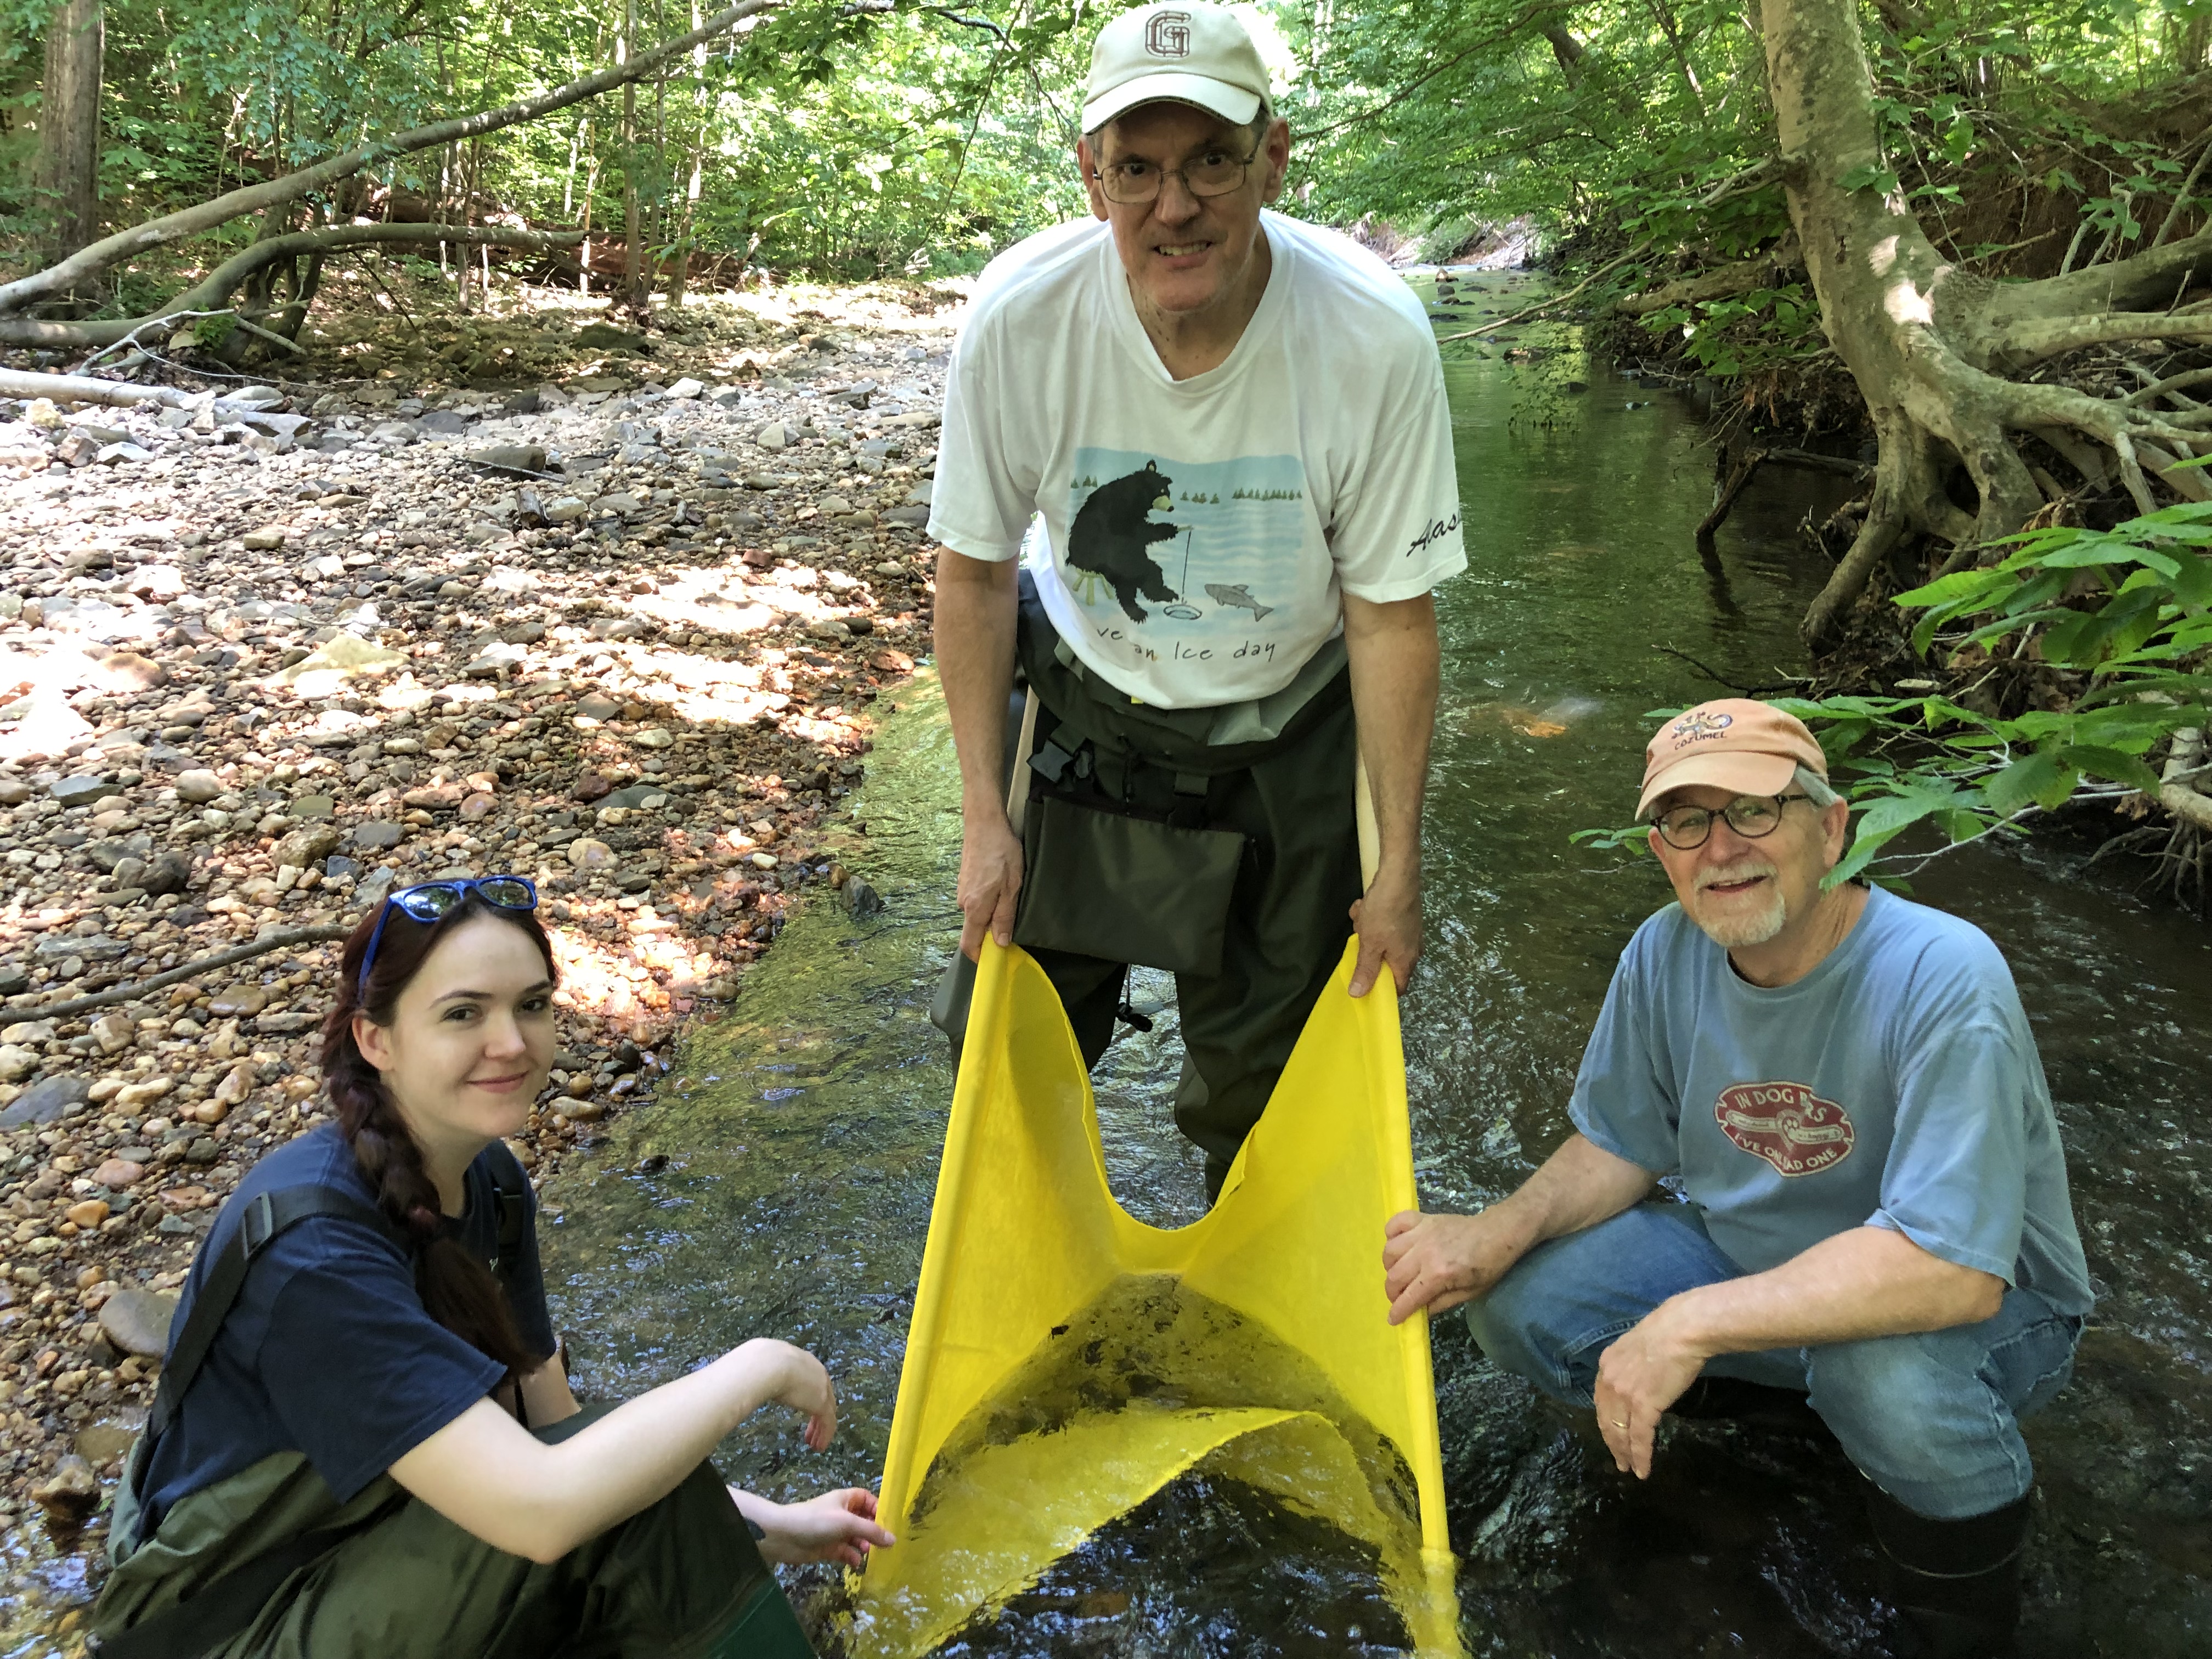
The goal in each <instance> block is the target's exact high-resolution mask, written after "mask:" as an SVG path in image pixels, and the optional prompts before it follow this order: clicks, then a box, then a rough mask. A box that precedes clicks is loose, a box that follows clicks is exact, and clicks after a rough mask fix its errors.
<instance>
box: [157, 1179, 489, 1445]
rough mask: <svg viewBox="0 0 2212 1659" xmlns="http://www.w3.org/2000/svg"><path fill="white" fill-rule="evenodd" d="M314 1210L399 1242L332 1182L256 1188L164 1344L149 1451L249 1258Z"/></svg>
mask: <svg viewBox="0 0 2212 1659" xmlns="http://www.w3.org/2000/svg"><path fill="white" fill-rule="evenodd" d="M518 1172H519V1171H518ZM319 1215H331V1216H338V1217H341V1218H343V1219H345V1220H348V1221H358V1222H360V1223H361V1224H362V1225H363V1226H365V1227H373V1228H374V1229H375V1230H376V1231H378V1232H380V1233H381V1234H383V1235H384V1236H385V1237H386V1238H390V1239H392V1240H394V1241H395V1242H397V1243H401V1247H402V1248H403V1249H404V1248H405V1245H404V1241H401V1240H399V1238H398V1233H397V1231H395V1230H394V1228H393V1227H392V1223H391V1222H390V1220H388V1219H387V1218H386V1216H385V1213H384V1212H383V1211H381V1210H380V1209H377V1208H375V1207H374V1206H372V1205H368V1204H364V1203H362V1201H361V1200H359V1199H357V1198H356V1197H355V1196H354V1195H353V1194H350V1193H347V1192H343V1191H341V1190H339V1189H338V1188H336V1187H323V1186H304V1187H283V1188H278V1189H276V1191H274V1192H266V1193H260V1194H256V1195H255V1196H254V1197H253V1198H252V1200H250V1201H249V1202H248V1203H247V1204H246V1209H245V1212H244V1213H243V1214H241V1215H240V1217H239V1218H238V1230H237V1231H235V1232H234V1233H233V1234H232V1235H231V1239H230V1243H229V1244H228V1245H227V1246H226V1247H225V1248H224V1249H223V1252H222V1255H220V1256H218V1257H217V1258H216V1262H215V1265H214V1266H213V1267H211V1268H210V1270H209V1272H208V1276H207V1278H206V1279H205V1280H204V1282H203V1283H202V1284H201V1285H200V1288H199V1293H198V1294H197V1296H195V1297H193V1298H192V1310H191V1315H190V1316H188V1317H187V1318H186V1319H185V1328H184V1329H183V1330H182V1331H180V1332H179V1333H178V1334H177V1336H176V1337H175V1339H174V1340H173V1341H172V1342H171V1343H170V1344H169V1357H168V1360H167V1363H166V1364H163V1365H162V1367H161V1383H159V1385H157V1386H156V1388H155V1391H154V1407H153V1409H152V1410H151V1411H150V1412H149V1413H147V1417H146V1443H147V1447H148V1449H149V1453H150V1451H151V1449H152V1446H153V1443H155V1441H157V1440H159V1439H160V1438H161V1436H162V1435H163V1434H164V1433H166V1432H167V1430H168V1427H169V1425H170V1424H171V1423H173V1421H175V1420H176V1415H177V1407H179V1404H181V1403H182V1402H183V1400H184V1397H185V1390H187V1389H190V1388H191V1386H192V1379H193V1378H195V1377H196V1376H198V1375H199V1370H200V1367H201V1366H202V1365H203V1364H206V1363H207V1357H208V1351H209V1350H210V1348H212V1347H213V1346H215V1339H216V1333H218V1332H219V1331H221V1330H222V1322H223V1321H224V1320H225V1319H226V1318H227V1317H228V1316H229V1314H230V1310H231V1309H232V1307H233V1306H234V1304H236V1303H237V1301H238V1296H239V1292H240V1291H242V1290H244V1289H245V1288H246V1270H247V1269H248V1268H250V1267H252V1265H253V1258H254V1257H255V1256H257V1255H260V1253H261V1252H262V1251H263V1250H264V1249H267V1248H268V1246H269V1243H270V1240H271V1239H273V1238H275V1237H276V1236H277V1235H278V1234H279V1233H282V1232H283V1231H284V1230H285V1229H286V1228H288V1227H290V1226H293V1225H296V1224H297V1223H299V1222H302V1221H305V1220H307V1218H309V1217H310V1216H319Z"/></svg>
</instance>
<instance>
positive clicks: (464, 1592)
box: [94, 876, 891, 1659]
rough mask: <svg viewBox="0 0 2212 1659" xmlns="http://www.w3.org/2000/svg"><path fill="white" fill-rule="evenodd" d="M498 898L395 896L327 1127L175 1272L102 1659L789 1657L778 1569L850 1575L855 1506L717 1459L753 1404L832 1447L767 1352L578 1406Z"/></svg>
mask: <svg viewBox="0 0 2212 1659" xmlns="http://www.w3.org/2000/svg"><path fill="white" fill-rule="evenodd" d="M536 906H537V894H536V891H535V890H534V889H532V886H531V884H529V883H528V882H526V881H525V880H523V879H522V878H520V877H513V876H492V877H486V878H483V879H481V880H472V881H465V882H439V883H432V884H428V885H426V886H422V887H415V888H410V889H408V890H405V891H404V892H400V893H397V894H394V895H393V896H392V897H391V898H390V899H388V900H386V902H385V903H384V904H382V905H381V906H380V907H379V908H378V910H377V911H376V913H375V914H374V915H373V916H368V917H364V918H363V919H362V925H361V927H357V928H356V929H355V931H354V933H353V936H352V938H351V939H349V940H348V941H347V943H346V948H345V957H344V977H343V984H342V987H341V991H340V996H339V1000H338V1006H337V1007H336V1008H335V1009H334V1010H332V1012H331V1015H330V1017H329V1018H328V1019H327V1020H326V1021H325V1024H324V1027H323V1054H322V1065H323V1075H324V1079H325V1084H326V1085H327V1087H328V1090H329V1092H330V1097H331V1103H332V1104H333V1105H334V1106H335V1107H336V1109H337V1118H338V1121H337V1126H336V1127H325V1128H321V1129H318V1130H316V1131H313V1132H312V1133H307V1134H305V1135H302V1136H301V1137H300V1138H299V1139H296V1140H295V1141H293V1142H291V1143H290V1144H289V1146H284V1147H283V1148H281V1149H279V1150H277V1151H276V1152H271V1153H270V1155H269V1156H267V1157H266V1158H263V1159H262V1160H261V1162H260V1163H259V1164H258V1165H257V1166H256V1167H255V1168H254V1170H252V1173H251V1174H250V1175H249V1176H247V1177H246V1180H245V1181H244V1182H241V1183H240V1187H239V1189H238V1191H237V1193H236V1194H234V1196H233V1197H232V1199H231V1200H230V1202H229V1203H228V1204H227V1205H226V1206H224V1208H223V1211H222V1214H221V1216H219V1217H218V1218H217V1219H216V1224H215V1226H214V1228H213V1229H212V1230H211V1231H210V1234H209V1236H208V1241H207V1243H206V1246H205V1248H204V1249H202V1251H201V1252H200V1255H199V1259H198V1261H197V1262H196V1263H195V1264H194V1265H193V1268H192V1273H191V1279H189V1281H188V1282H187V1284H186V1285H185V1296H184V1302H183V1305H182V1307H181V1308H180V1309H179V1314H178V1319H177V1323H176V1325H175V1327H174V1329H173V1336H172V1341H171V1346H170V1351H169V1357H168V1364H167V1366H166V1367H165V1369H164V1370H163V1373H162V1377H161V1388H160V1390H159V1393H158V1395H157V1396H156V1399H155V1406H154V1409H153V1413H152V1415H151V1418H150V1419H149V1423H148V1425H147V1431H146V1433H145V1435H144V1436H143V1437H142V1438H141V1440H140V1442H139V1443H138V1445H137V1448H136V1449H134V1450H133V1452H132V1455H131V1463H130V1467H129V1470H128V1473H127V1474H126V1477H125V1483H124V1488H125V1489H124V1491H123V1492H122V1493H121V1495H120V1496H119V1497H118V1501H117V1504H116V1514H115V1519H114V1523H113V1526H112V1534H111V1542H110V1546H109V1554H110V1558H111V1560H112V1564H113V1568H114V1571H113V1572H112V1575H111V1576H110V1577H109V1579H108V1582H107V1585H106V1589H105V1590H104V1591H103V1592H102V1594H101V1596H100V1603H99V1606H98V1607H96V1608H95V1609H94V1628H95V1630H97V1631H98V1632H99V1633H100V1637H101V1638H102V1640H101V1653H102V1655H103V1659H183V1656H186V1655H221V1656H224V1659H248V1656H257V1659H258V1656H264V1655H265V1656H271V1659H279V1656H281V1659H352V1656H359V1659H372V1656H373V1659H410V1656H425V1659H427V1656H433V1655H454V1656H468V1659H508V1656H513V1659H540V1656H549V1655H554V1654H561V1655H577V1656H581V1655H586V1654H588V1655H593V1656H598V1655H623V1656H645V1655H652V1656H655V1659H659V1656H664V1655H665V1656H671V1659H683V1656H702V1659H739V1656H744V1659H787V1656H805V1655H806V1654H807V1653H808V1652H809V1651H810V1650H809V1649H808V1647H807V1644H806V1641H805V1638H804V1637H803V1636H802V1635H801V1634H800V1632H799V1626H798V1624H797V1622H796V1620H793V1617H792V1614H791V1611H790V1608H789V1607H787V1605H786V1603H785V1601H784V1600H783V1597H782V1595H781V1593H780V1592H779V1591H778V1589H777V1588H776V1583H775V1576H774V1574H773V1573H772V1572H770V1571H769V1568H768V1566H767V1565H766V1561H769V1560H775V1561H808V1560H840V1561H844V1562H846V1563H848V1564H850V1565H859V1564H860V1562H861V1561H862V1560H863V1559H865V1557H866V1552H867V1550H868V1549H869V1548H870V1547H874V1546H881V1545H886V1544H889V1543H890V1541H891V1540H890V1534H887V1533H885V1532H884V1530H883V1529H882V1528H880V1527H878V1526H877V1525H876V1523H875V1520H874V1516H875V1500H874V1498H873V1497H872V1495H871V1494H869V1493H868V1492H865V1491H861V1490H858V1489H855V1490H849V1491H845V1492H830V1493H828V1494H826V1495H824V1496H823V1497H820V1498H814V1499H812V1500H811V1501H810V1502H807V1503H804V1504H791V1505H779V1504H772V1503H769V1502H768V1501H767V1500H765V1499H763V1498H757V1497H754V1496H753V1495H752V1494H750V1493H747V1492H736V1491H734V1490H732V1489H730V1488H726V1487H725V1486H722V1484H721V1482H720V1480H719V1479H718V1478H717V1477H716V1476H715V1474H714V1468H713V1466H712V1465H711V1464H709V1463H708V1462H706V1461H705V1460H706V1457H707V1455H708V1452H709V1451H711V1450H712V1449H713V1448H714V1445H715V1443H717V1442H718V1441H720V1439H721V1438H722V1437H724V1436H725V1435H726V1434H728V1433H729V1432H730V1431H731V1430H732V1429H733V1428H735V1427H736V1426H737V1425H738V1424H739V1423H740V1422H742V1421H743V1420H744V1419H745V1418H746V1417H747V1416H748V1415H749V1414H750V1413H751V1412H752V1411H753V1410H754V1409H755V1408H756V1407H760V1406H763V1405H766V1404H768V1403H769V1401H778V1402H781V1404H784V1405H786V1406H789V1407H793V1409H794V1410H797V1411H799V1412H803V1413H805V1415H806V1419H807V1421H806V1431H805V1437H806V1441H807V1443H808V1444H809V1445H811V1446H812V1447H814V1448H815V1449H817V1450H818V1449H821V1448H822V1447H823V1446H826V1445H827V1444H829V1437H830V1436H831V1434H832V1433H834V1432H835V1431H836V1414H837V1413H836V1396H835V1395H834V1394H833V1393H832V1391H831V1389H830V1385H829V1375H828V1373H827V1372H825V1371H824V1370H823V1368H822V1366H821V1364H820V1363H819V1362H818V1361H817V1360H816V1359H815V1358H813V1357H812V1356H811V1355H809V1354H807V1353H805V1352H802V1351H801V1350H799V1349H798V1348H794V1347H793V1346H790V1345H789V1344H787V1343H783V1342H777V1341H772V1340H756V1341H751V1342H747V1343H745V1344H744V1346H740V1347H738V1348H734V1349H732V1350H731V1351H730V1352H728V1353H726V1354H724V1355H723V1356H722V1357H721V1358H720V1359H717V1360H714V1362H712V1363H711V1364H708V1365H705V1366H702V1368H701V1369H699V1370H696V1371H694V1372H692V1373H691V1374H690V1376H685V1377H684V1378H682V1379H681V1380H679V1381H678V1382H674V1383H667V1384H665V1385H664V1386H662V1387H660V1388H658V1389H653V1391H652V1392H651V1393H649V1394H647V1395H642V1396H641V1397H640V1398H638V1399H636V1400H633V1401H629V1403H628V1404H627V1405H623V1406H620V1407H611V1408H609V1407H593V1408H592V1409H591V1410H588V1411H586V1410H581V1409H580V1408H579V1407H578V1406H577V1404H576V1402H575V1400H574V1398H573V1397H572V1396H571V1395H570V1394H569V1392H568V1378H567V1376H566V1374H565V1372H564V1370H563V1369H562V1364H561V1362H560V1357H559V1355H558V1354H557V1352H556V1343H555V1341H554V1338H553V1334H552V1330H551V1328H550V1322H549V1321H548V1318H547V1315H546V1308H545V1290H544V1283H543V1281H542V1279H540V1277H539V1273H538V1247H537V1242H536V1238H535V1236H534V1231H533V1221H534V1217H535V1211H536V1206H535V1202H534V1200H533V1199H532V1194H531V1190H530V1183H529V1182H528V1181H527V1180H526V1178H525V1177H524V1176H523V1173H522V1170H521V1169H520V1165H519V1164H517V1163H516V1162H515V1159H514V1157H513V1153H511V1152H508V1151H507V1147H506V1146H505V1145H504V1144H503V1143H502V1141H501V1136H503V1135H507V1134H512V1133H515V1132H516V1131H517V1130H519V1129H520V1128H521V1127H522V1125H523V1121H524V1119H525V1117H526V1115H527V1114H528V1112H529V1110H530V1106H531V1103H532V1101H533V1100H535V1099H536V1098H537V1097H538V1091H539V1090H541V1089H542V1088H543V1087H544V1083H545V1075H546V1073H547V1071H548V1069H549V1068H550V1066H551V1064H552V1058H553V1052H554V1048H555V1042H554V1029H553V1004H552V994H553V981H554V963H553V953H552V950H551V947H550V945H549V944H548V943H547V940H546V937H545V933H544V929H543V928H542V927H540V926H539V925H538V918H537V915H536V914H535V910H536Z"/></svg>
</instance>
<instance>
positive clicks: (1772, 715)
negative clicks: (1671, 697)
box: [1636, 697, 1828, 818]
mask: <svg viewBox="0 0 2212 1659" xmlns="http://www.w3.org/2000/svg"><path fill="white" fill-rule="evenodd" d="M1801 766H1802V767H1805V768H1807V769H1808V770H1810V771H1812V772H1814V774H1816V775H1819V776H1820V777H1822V778H1826V776H1827V775H1828V757H1826V755H1823V754H1822V753H1821V752H1820V744H1819V743H1818V742H1817V741H1816V740H1815V739H1814V736H1813V734H1812V732H1810V731H1809V730H1808V729H1807V727H1806V725H1805V722H1804V721H1802V720H1799V719H1798V718H1797V717H1796V715H1795V714H1784V713H1783V712H1782V711H1781V710H1780V709H1779V708H1773V707H1771V705H1769V704H1767V703H1763V702H1753V701H1752V700H1751V699H1750V698H1748V697H1720V698H1717V699H1716V700H1715V701H1713V702H1701V703H1699V705H1698V706H1697V707H1696V708H1689V709H1685V710H1684V711H1683V712H1682V713H1680V714H1677V715H1675V716H1674V719H1672V720H1668V722H1667V724H1666V725H1664V726H1661V727H1660V728H1659V732H1658V735H1657V736H1656V737H1655V738H1652V739H1651V741H1650V743H1648V744H1644V793H1643V794H1642V795H1640V796H1639V797H1638V799H1637V802H1636V816H1637V817H1639V818H1641V817H1643V816H1644V814H1645V813H1646V812H1648V811H1650V809H1651V803H1652V802H1653V801H1655V800H1656V799H1659V797H1660V796H1662V795H1663V794H1665V793H1667V792H1668V790H1669V789H1680V788H1682V787H1686V786H1687V785H1689V784H1693V783H1707V784H1711V785H1712V786H1713V787H1715V788H1717V789H1730V790H1733V791H1735V793H1737V794H1739V795H1778V794H1780V793H1782V792H1783V791H1784V789H1786V788H1788V787H1790V779H1791V778H1792V777H1793V776H1795V775H1796V771H1797V769H1798V768H1799V767H1801Z"/></svg>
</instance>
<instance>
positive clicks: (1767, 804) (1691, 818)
mask: <svg viewBox="0 0 2212 1659" xmlns="http://www.w3.org/2000/svg"><path fill="white" fill-rule="evenodd" d="M1808 799H1811V797H1810V796H1807V795H1738V796H1737V797H1736V798H1735V799H1734V800H1732V801H1730V802H1729V804H1728V805H1726V806H1723V807H1722V808H1721V809H1720V811H1717V812H1716V811H1713V810H1712V809H1711V807H1705V806H1676V807H1673V808H1670V809H1669V810H1668V811H1664V812H1662V813H1661V814H1660V815H1659V816H1658V817H1656V818H1654V819H1652V820H1651V825H1652V828H1654V829H1656V830H1658V832H1659V836H1660V839H1661V840H1662V841H1664V842H1666V843H1667V845H1668V846H1669V847H1671V848H1674V850H1675V851H1676V852H1678V853H1691V852H1695V851H1696V850H1697V849H1698V848H1700V847H1703V846H1704V845H1705V841H1706V838H1707V837H1708V836H1711V834H1712V833H1713V820H1714V819H1715V818H1726V819H1727V820H1728V827H1729V829H1733V830H1735V832H1736V834H1738V835H1739V836H1742V837H1743V838H1744V839H1745V840H1746V841H1757V840H1759V837H1760V836H1771V835H1772V834H1773V833H1774V832H1775V830H1776V829H1778V828H1780V827H1781V823H1782V812H1783V809H1784V807H1786V806H1788V805H1790V802H1791V801H1793V800H1808Z"/></svg>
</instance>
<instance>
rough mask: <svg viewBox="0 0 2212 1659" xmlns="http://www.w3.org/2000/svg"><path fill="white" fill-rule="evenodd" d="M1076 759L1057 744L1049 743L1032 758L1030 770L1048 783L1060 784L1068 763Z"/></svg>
mask: <svg viewBox="0 0 2212 1659" xmlns="http://www.w3.org/2000/svg"><path fill="white" fill-rule="evenodd" d="M1074 758H1075V757H1074V756H1073V755H1071V754H1070V753H1068V751H1067V750H1065V749H1062V748H1061V747H1060V745H1059V744H1056V743H1048V744H1044V745H1043V746H1042V747H1041V748H1039V749H1038V750H1037V751H1036V753H1035V754H1033V755H1031V756H1030V771H1032V772H1034V773H1036V775H1038V776H1039V777H1041V778H1042V779H1043V780H1044V781H1046V782H1047V783H1058V782H1059V781H1060V775H1061V774H1062V773H1064V772H1066V770H1067V763H1069V762H1070V761H1072V760H1073V759H1074Z"/></svg>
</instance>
